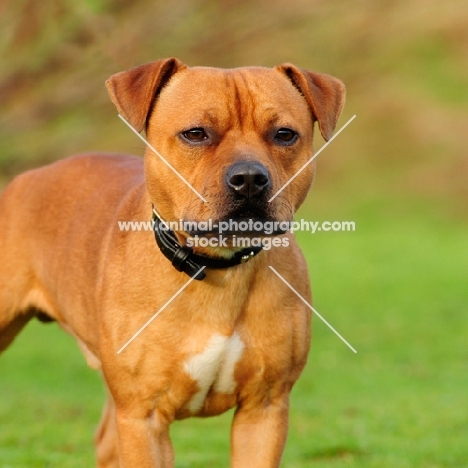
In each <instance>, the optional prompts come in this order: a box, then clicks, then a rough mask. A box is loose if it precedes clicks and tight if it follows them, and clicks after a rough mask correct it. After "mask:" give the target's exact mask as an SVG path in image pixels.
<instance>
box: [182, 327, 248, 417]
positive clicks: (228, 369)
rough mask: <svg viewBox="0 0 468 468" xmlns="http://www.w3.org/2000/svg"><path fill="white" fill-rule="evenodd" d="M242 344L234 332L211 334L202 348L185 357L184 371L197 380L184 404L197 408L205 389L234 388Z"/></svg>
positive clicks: (223, 390)
mask: <svg viewBox="0 0 468 468" xmlns="http://www.w3.org/2000/svg"><path fill="white" fill-rule="evenodd" d="M244 350H245V344H244V342H243V341H242V339H241V337H240V336H239V334H238V333H237V332H235V333H234V334H233V335H232V336H224V335H219V334H215V335H212V336H211V338H210V339H209V341H208V343H207V344H206V346H205V348H204V349H203V351H202V352H200V353H197V354H194V355H192V356H190V357H188V358H187V359H186V361H185V363H184V371H185V372H186V373H187V374H188V375H189V376H190V378H191V379H192V380H194V381H195V382H196V383H197V388H198V391H197V392H196V393H195V394H194V395H193V396H192V397H191V398H190V400H189V402H188V405H187V408H188V410H189V411H190V413H191V414H196V413H197V412H199V411H200V410H201V409H202V408H203V406H204V403H205V400H206V397H207V395H208V392H210V391H211V392H214V393H216V394H232V393H233V392H234V391H235V389H236V385H237V383H236V380H235V369H236V364H237V363H238V362H239V360H240V359H241V358H242V355H243V354H244Z"/></svg>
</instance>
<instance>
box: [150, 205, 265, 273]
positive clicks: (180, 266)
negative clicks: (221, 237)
mask: <svg viewBox="0 0 468 468" xmlns="http://www.w3.org/2000/svg"><path fill="white" fill-rule="evenodd" d="M152 221H153V229H154V237H155V238H156V243H157V244H158V247H159V249H160V250H161V252H162V253H163V255H164V256H165V257H166V258H167V259H168V260H169V261H170V262H171V263H172V266H173V267H174V268H175V269H176V270H178V271H183V272H184V273H186V274H187V275H188V276H190V277H191V278H193V279H196V280H199V281H201V280H203V279H205V277H206V273H205V272H204V271H203V270H202V267H206V268H218V269H219V268H231V267H233V266H236V265H240V264H242V263H246V262H248V261H249V260H250V259H251V258H253V257H255V255H257V254H258V253H259V252H261V251H262V249H263V247H250V248H247V249H242V250H240V251H239V252H236V253H235V254H234V255H233V256H232V257H231V258H220V257H217V258H216V257H206V256H205V255H200V254H196V253H194V252H193V249H192V248H191V247H187V246H183V245H180V244H179V242H178V241H177V237H176V235H175V234H174V231H172V230H171V229H168V228H167V227H166V226H164V224H165V223H164V221H163V220H162V219H161V217H160V216H159V215H158V213H157V212H156V210H155V209H154V206H153V217H152Z"/></svg>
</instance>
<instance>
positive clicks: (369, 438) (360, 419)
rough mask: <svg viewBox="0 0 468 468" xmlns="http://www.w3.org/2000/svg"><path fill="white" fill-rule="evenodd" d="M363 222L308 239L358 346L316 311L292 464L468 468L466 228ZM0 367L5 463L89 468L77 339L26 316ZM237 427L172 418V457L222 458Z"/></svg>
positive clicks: (320, 294)
mask: <svg viewBox="0 0 468 468" xmlns="http://www.w3.org/2000/svg"><path fill="white" fill-rule="evenodd" d="M304 217H306V216H304ZM353 218H354V220H355V221H356V225H357V230H356V232H354V233H326V234H325V233H318V234H315V235H311V234H307V233H301V234H300V236H299V239H300V242H301V245H302V247H303V249H304V251H305V253H306V255H307V259H308V262H309V266H310V271H311V277H312V284H313V291H314V305H315V306H316V308H317V310H318V311H319V312H320V313H321V314H322V315H324V316H325V317H326V318H327V320H329V321H330V322H331V323H332V325H334V326H335V327H336V328H337V329H338V330H339V331H340V332H341V334H342V335H344V337H345V338H346V339H347V340H348V341H349V342H350V343H351V344H352V345H353V346H354V347H355V348H357V350H358V354H356V355H355V354H353V353H352V352H351V351H350V350H349V349H348V348H347V347H346V346H345V345H344V344H343V343H342V342H341V341H339V340H338V338H336V337H335V335H333V334H332V332H331V331H330V330H329V329H328V328H326V327H325V325H324V324H323V323H321V322H320V321H319V320H318V319H317V318H315V320H314V323H313V343H312V348H311V353H310V359H309V363H308V365H307V368H306V370H305V372H304V374H303V376H302V378H301V379H300V381H299V383H298V384H297V386H296V387H295V389H294V391H293V394H292V409H291V424H290V427H291V429H290V437H289V440H288V445H287V450H286V453H285V456H284V462H283V465H282V466H284V467H291V468H306V467H311V466H313V467H334V468H338V467H362V468H405V467H414V468H435V467H453V468H462V467H465V466H468V444H467V440H468V413H467V404H468V400H467V388H468V347H467V346H466V342H467V336H468V314H467V304H468V288H467V285H466V266H467V265H468V250H467V248H466V232H467V225H466V224H464V223H462V222H456V221H453V220H452V221H449V220H447V219H445V220H444V219H441V218H438V217H437V216H433V217H430V216H428V215H427V214H426V215H425V216H424V217H410V216H408V217H407V218H403V219H402V218H401V217H397V216H394V217H391V216H390V217H388V216H387V217H385V219H383V217H382V218H380V217H379V216H378V215H376V214H375V213H373V212H372V210H370V211H369V210H367V211H366V210H361V212H355V213H354V216H353ZM265 326H268V324H265ZM0 375H1V379H0V395H1V399H0V421H1V425H0V468H10V467H11V468H13V467H14V468H26V467H28V468H29V467H38V468H39V467H40V468H45V467H50V468H52V467H54V468H55V467H56V468H59V467H60V468H73V467H84V466H93V460H94V458H93V457H94V454H93V447H92V434H93V430H94V428H95V426H96V424H97V421H98V419H99V415H100V409H101V402H102V400H103V390H102V387H101V383H100V380H99V377H98V376H97V375H96V374H95V373H94V372H93V371H91V370H88V369H87V368H86V366H85V364H84V360H83V359H82V358H81V355H80V354H79V352H78V351H77V348H76V346H75V344H74V342H73V341H72V339H71V338H69V337H68V336H66V335H65V334H64V333H62V332H59V331H58V330H57V329H56V327H55V326H54V325H41V324H38V323H32V324H30V325H29V326H28V327H27V329H26V330H25V331H24V332H23V333H22V335H21V336H20V337H19V338H18V340H17V342H16V343H15V345H14V346H13V347H11V348H10V349H9V350H8V351H7V352H6V353H5V354H4V355H2V356H1V358H0ZM229 423H230V415H229V414H227V415H223V416H221V417H219V418H212V419H208V420H195V419H193V420H187V421H183V422H178V423H176V424H175V425H174V426H173V430H172V435H173V438H174V440H175V446H176V453H177V463H176V466H177V467H178V468H188V467H191V468H192V467H194V468H198V467H199V468H202V467H203V468H206V467H213V468H217V467H226V466H227V465H228V452H229Z"/></svg>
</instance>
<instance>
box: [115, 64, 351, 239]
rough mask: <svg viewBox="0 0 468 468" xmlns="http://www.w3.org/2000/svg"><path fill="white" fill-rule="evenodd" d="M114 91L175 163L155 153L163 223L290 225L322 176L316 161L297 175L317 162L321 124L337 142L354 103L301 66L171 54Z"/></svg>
mask: <svg viewBox="0 0 468 468" xmlns="http://www.w3.org/2000/svg"><path fill="white" fill-rule="evenodd" d="M106 85H107V88H108V90H109V94H110V96H111V98H112V100H113V102H114V104H115V105H116V106H117V109H118V111H119V113H120V114H121V115H122V116H123V117H124V118H125V119H126V120H127V121H128V122H129V123H130V125H132V126H133V127H134V128H135V129H136V130H137V131H138V132H140V131H142V130H143V129H144V128H145V129H146V136H147V139H148V141H149V143H150V144H151V145H152V146H153V147H154V148H155V149H156V150H157V151H158V152H159V154H160V155H161V156H162V157H163V158H164V159H165V160H166V162H167V163H168V164H166V163H165V162H164V161H162V160H161V159H160V157H159V156H158V155H156V154H155V153H154V152H153V150H151V149H149V148H148V149H147V151H146V157H145V171H146V183H147V189H148V192H149V195H150V198H151V200H152V202H153V203H154V205H155V206H156V207H157V209H158V211H159V213H160V215H161V216H162V217H163V219H165V220H177V221H178V220H181V219H182V220H185V221H197V222H200V221H206V220H209V219H211V220H213V221H214V223H217V222H219V221H223V220H229V219H234V220H250V219H252V220H253V221H270V222H271V221H273V222H274V221H278V222H280V221H281V222H287V221H290V220H291V219H292V216H293V214H294V212H295V211H296V210H297V209H298V207H299V206H300V205H301V204H302V202H303V201H304V199H305V197H306V195H307V192H308V190H309V188H310V186H311V184H312V180H313V177H314V164H309V165H307V166H306V167H305V168H304V169H303V170H302V171H301V172H300V173H299V175H297V176H296V174H297V173H298V171H299V170H300V169H301V168H302V167H303V166H304V165H306V163H307V161H308V160H309V159H310V158H311V157H312V136H313V126H314V122H315V121H317V122H318V125H319V128H320V132H321V133H322V136H323V137H324V138H325V140H328V139H329V138H330V137H331V135H332V134H333V131H334V129H335V125H336V122H337V120H338V117H339V116H340V113H341V110H342V108H343V105H344V99H345V88H344V85H343V84H342V83H341V81H339V80H338V79H336V78H333V77H331V76H329V75H324V74H321V73H315V72H311V71H307V70H301V69H299V68H297V67H295V66H294V65H292V64H282V65H279V66H277V67H275V68H273V69H268V68H260V67H247V68H236V69H230V70H223V69H217V68H204V67H193V68H190V67H187V66H186V65H184V64H183V63H181V62H180V61H179V60H177V59H174V58H171V59H163V60H159V61H157V62H153V63H148V64H145V65H141V66H139V67H136V68H133V69H131V70H129V71H124V72H121V73H117V74H116V75H113V76H112V77H110V78H109V80H108V81H107V82H106ZM293 177H294V179H293V180H292V181H291V178H293ZM183 179H185V181H184V180H183ZM290 181H291V182H290ZM186 182H188V183H189V184H190V185H191V186H192V187H193V188H194V189H195V191H196V192H198V193H199V194H200V195H202V197H203V198H204V199H205V201H203V200H202V199H201V198H200V197H199V196H198V195H197V194H196V193H195V191H193V190H192V189H191V188H190V187H189V186H188V185H187V184H186ZM288 182H290V183H289V184H288ZM285 184H288V185H287V186H286V187H285V188H284V189H283V190H282V191H281V193H279V194H278V195H277V192H278V191H279V190H280V189H282V188H283V186H284V185H285ZM275 195H277V196H275ZM192 234H193V233H192ZM257 234H258V233H257Z"/></svg>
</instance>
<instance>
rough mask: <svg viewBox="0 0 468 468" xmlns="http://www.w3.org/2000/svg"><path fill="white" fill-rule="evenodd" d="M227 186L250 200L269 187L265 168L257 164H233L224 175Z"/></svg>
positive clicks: (268, 177)
mask: <svg viewBox="0 0 468 468" xmlns="http://www.w3.org/2000/svg"><path fill="white" fill-rule="evenodd" d="M226 184H227V186H228V187H229V188H230V189H231V190H233V191H234V192H236V193H238V194H239V195H241V196H243V197H245V198H249V199H250V198H252V197H254V196H256V195H258V194H260V193H262V192H263V191H266V189H267V188H268V186H269V185H270V176H269V174H268V171H267V169H266V167H265V166H264V165H263V164H260V163H258V162H247V161H246V162H237V163H234V164H233V165H232V166H231V167H230V168H229V169H228V171H227V173H226Z"/></svg>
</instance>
